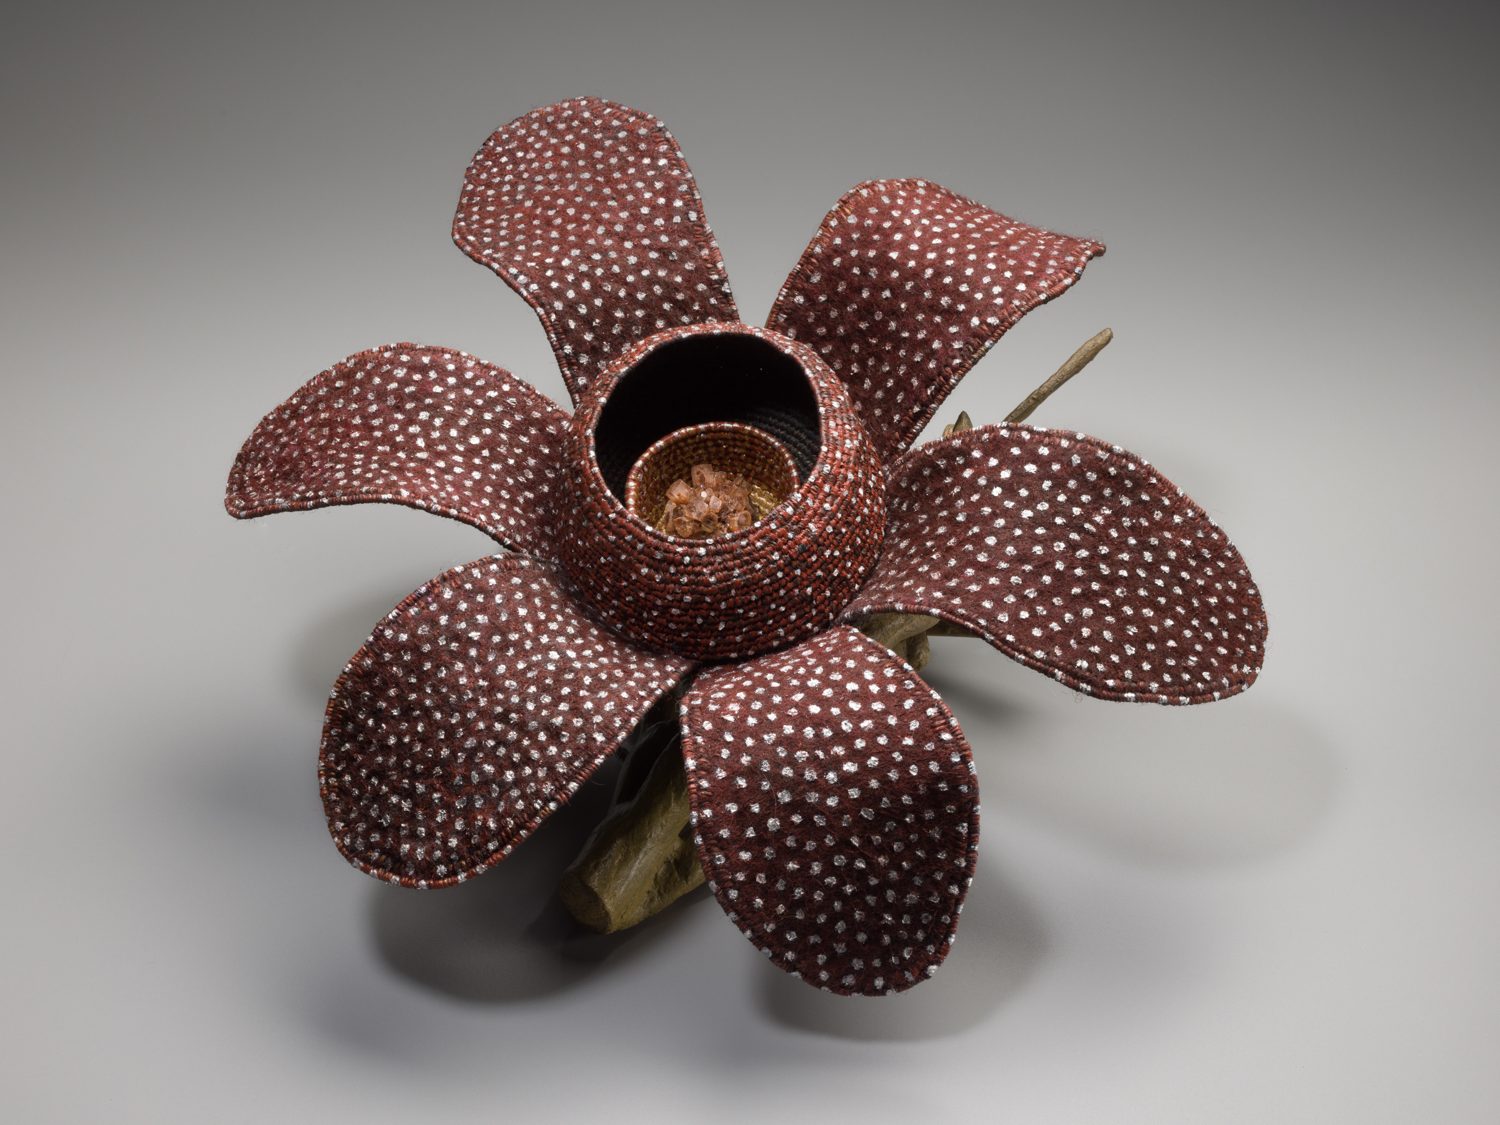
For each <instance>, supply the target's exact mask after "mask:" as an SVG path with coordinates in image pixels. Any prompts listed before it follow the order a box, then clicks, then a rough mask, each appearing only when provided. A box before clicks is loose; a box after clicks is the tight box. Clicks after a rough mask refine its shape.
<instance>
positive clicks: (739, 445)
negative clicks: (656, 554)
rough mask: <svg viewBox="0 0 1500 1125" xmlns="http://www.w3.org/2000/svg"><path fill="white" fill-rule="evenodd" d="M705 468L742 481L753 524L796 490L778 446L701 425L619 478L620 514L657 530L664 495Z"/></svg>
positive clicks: (746, 432)
mask: <svg viewBox="0 0 1500 1125" xmlns="http://www.w3.org/2000/svg"><path fill="white" fill-rule="evenodd" d="M705 462H707V463H708V464H710V465H712V466H713V467H714V468H715V469H718V470H719V471H720V472H725V473H738V474H739V475H740V476H742V477H744V478H745V480H746V483H748V484H749V486H750V507H751V509H752V510H753V512H754V515H755V519H756V522H759V521H760V520H763V519H765V518H766V516H767V515H768V514H769V513H770V512H771V511H772V510H773V509H774V508H775V507H776V506H777V505H778V504H780V503H781V502H782V501H783V500H785V499H786V498H787V497H788V496H790V495H791V494H792V493H793V492H795V491H796V489H797V463H796V462H795V461H793V460H792V455H791V454H790V453H789V452H787V449H786V446H784V445H782V444H781V442H779V441H777V440H776V439H775V438H773V437H772V436H771V435H770V434H768V433H766V432H765V431H763V430H758V429H756V428H755V427H754V426H747V425H744V424H743V423H740V422H705V423H704V424H703V425H701V426H688V427H686V428H685V429H681V430H677V431H675V432H673V433H670V434H668V435H667V436H666V437H664V438H662V439H661V440H660V441H658V442H656V443H655V444H654V445H652V446H651V447H650V448H649V449H647V450H646V452H645V453H642V454H641V456H640V459H639V460H637V461H636V463H635V464H634V465H633V466H631V469H630V474H629V475H628V476H627V477H626V478H625V507H626V509H628V510H629V511H630V513H631V514H632V515H634V516H636V517H637V518H639V519H642V520H645V521H646V522H647V523H648V524H650V525H651V526H652V527H655V528H657V529H658V530H660V528H661V518H662V513H663V511H664V510H665V509H666V506H667V489H669V488H671V487H672V484H673V483H674V482H675V481H679V480H686V479H688V477H689V476H690V475H691V473H692V471H693V466H694V465H701V464H704V463H705ZM752 526H753V525H752ZM664 534H665V533H664ZM729 534H732V533H729ZM673 538H679V537H676V536H674V537H673ZM712 538H715V539H716V538H718V536H712Z"/></svg>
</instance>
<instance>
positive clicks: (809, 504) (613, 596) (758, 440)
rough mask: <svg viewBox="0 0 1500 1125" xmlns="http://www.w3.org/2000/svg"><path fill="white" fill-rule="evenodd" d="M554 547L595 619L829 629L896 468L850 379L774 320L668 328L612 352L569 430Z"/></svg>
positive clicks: (772, 644)
mask: <svg viewBox="0 0 1500 1125" xmlns="http://www.w3.org/2000/svg"><path fill="white" fill-rule="evenodd" d="M567 441H568V443H569V445H568V452H567V455H566V457H565V458H564V461H563V470H564V479H563V480H562V481H560V482H559V484H560V486H561V487H560V488H559V489H557V490H556V491H555V493H554V495H556V496H558V497H560V498H564V499H563V500H562V502H561V503H560V505H559V507H558V508H557V511H556V516H555V518H556V542H557V545H558V555H559V561H560V562H561V563H562V566H563V570H564V572H565V574H566V576H567V577H568V579H569V581H570V585H571V587H572V590H573V593H574V595H575V596H576V597H577V599H578V600H579V601H580V602H581V603H583V605H584V606H585V607H586V608H587V609H588V611H589V613H590V616H592V617H593V618H594V619H595V620H596V621H598V622H599V623H600V624H602V625H604V626H606V627H607V628H609V629H611V630H612V631H614V632H615V633H617V634H619V635H620V636H622V637H624V638H625V639H627V640H629V641H631V642H632V643H634V644H636V645H639V646H640V647H642V648H646V649H650V650H653V651H667V652H674V653H678V654H681V655H683V656H688V657H692V658H694V659H699V660H729V659H743V658H745V657H749V656H755V655H759V654H760V653H764V652H771V651H774V650H776V649H779V648H784V647H786V646H788V645H792V644H796V643H797V642H799V641H801V640H804V639H806V638H807V637H810V636H812V635H813V634H815V633H817V632H820V631H822V630H823V629H826V628H828V627H829V626H830V625H831V624H833V623H834V621H835V620H836V619H837V617H838V614H839V613H840V611H842V610H843V609H844V607H845V606H847V605H848V604H849V602H850V601H851V600H852V599H853V597H854V595H855V593H856V592H857V591H858V590H859V588H860V586H861V585H863V583H864V581H865V579H866V578H867V577H868V575H869V573H870V571H871V570H872V569H873V567H874V565H875V562H876V560H877V559H878V558H879V555H880V546H881V542H882V539H883V537H884V531H885V473H884V470H883V468H882V466H881V463H880V459H879V457H878V455H877V454H876V452H875V449H874V446H873V444H872V443H871V441H870V438H869V436H868V435H867V434H866V433H865V430H864V427H863V426H862V425H861V424H860V421H859V416H858V414H857V413H856V412H855V409H854V406H853V404H852V403H851V402H850V399H849V392H848V390H847V389H846V388H845V386H844V384H843V382H842V381H841V380H840V379H839V378H838V377H837V376H836V375H834V374H833V372H832V371H830V370H829V368H828V366H827V364H825V363H824V362H823V361H822V359H821V358H820V357H819V356H818V354H817V353H816V352H815V351H814V350H813V349H812V348H810V347H808V346H807V345H805V344H802V343H799V342H798V341H796V340H793V339H790V338H788V337H786V336H783V335H780V334H779V333H776V332H774V331H771V330H769V329H765V328H752V327H750V326H749V325H745V324H734V323H710V324H697V325H691V326H685V327H681V328H669V329H666V330H664V331H662V332H659V333H657V334H656V335H654V336H651V337H648V338H647V339H646V340H643V341H641V342H640V343H639V344H637V345H635V346H634V347H632V348H630V349H629V350H627V351H625V352H623V353H622V354H620V355H619V356H618V357H616V358H615V359H614V362H612V363H610V364H608V365H607V366H605V367H604V368H603V369H602V370H601V371H600V372H599V374H598V375H597V376H596V377H595V378H594V379H593V381H592V382H591V383H590V386H589V390H588V394H587V395H586V396H585V398H584V399H582V400H581V401H580V403H579V408H578V411H577V412H576V413H575V414H574V416H573V419H572V423H571V425H570V427H569V430H568V432H567Z"/></svg>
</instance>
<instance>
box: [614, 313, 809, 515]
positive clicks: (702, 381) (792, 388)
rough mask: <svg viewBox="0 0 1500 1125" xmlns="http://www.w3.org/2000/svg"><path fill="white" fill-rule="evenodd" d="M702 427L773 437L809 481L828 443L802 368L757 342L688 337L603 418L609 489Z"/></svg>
mask: <svg viewBox="0 0 1500 1125" xmlns="http://www.w3.org/2000/svg"><path fill="white" fill-rule="evenodd" d="M702 422H743V423H746V424H747V425H751V426H755V427H757V428H758V429H761V430H764V431H765V432H766V433H768V434H770V435H771V436H772V437H774V438H775V439H776V440H777V441H779V442H781V444H782V445H784V446H786V449H787V452H788V453H790V454H791V455H792V460H793V461H795V462H796V463H797V478H798V479H799V480H806V479H807V475H808V473H810V472H812V467H813V465H814V463H815V462H816V461H817V459H818V452H819V450H820V449H821V448H822V437H821V435H820V433H819V425H818V400H817V397H816V396H815V395H814V394H813V389H812V386H811V384H810V383H809V382H808V379H807V376H806V374H804V373H803V371H802V367H801V365H800V364H798V363H797V361H796V360H795V359H793V358H792V357H791V356H789V355H787V354H785V353H784V352H782V351H780V350H779V349H778V348H776V347H775V345H773V344H770V343H767V342H766V341H765V340H762V339H760V338H759V337H756V336H741V335H733V334H726V335H722V336H719V335H715V336H687V337H684V338H683V339H681V340H673V341H672V342H671V343H667V344H663V345H662V346H661V347H659V348H657V349H655V350H654V351H652V352H651V354H650V355H648V356H646V358H645V359H643V360H641V362H640V363H638V364H637V365H636V366H635V367H634V368H632V369H631V370H630V371H629V372H627V373H626V374H625V376H624V377H623V378H622V379H621V380H620V382H619V383H618V384H617V385H616V387H615V389H614V391H613V392H612V393H611V394H610V396H609V401H608V402H607V403H605V405H604V409H603V411H601V412H600V415H599V425H598V427H597V428H596V429H595V431H594V451H595V455H596V456H597V457H598V460H599V469H600V471H601V472H602V473H603V474H604V481H605V483H606V484H608V485H609V489H610V491H611V492H613V493H614V494H615V495H616V496H617V497H619V498H620V499H621V500H623V499H624V498H625V477H626V475H627V474H628V473H629V472H630V466H632V465H634V464H635V462H636V460H637V459H638V458H639V457H640V455H641V454H642V453H644V452H645V451H646V449H647V447H648V446H650V445H651V444H652V443H653V442H655V441H657V440H658V439H660V438H663V437H666V435H667V434H670V433H672V432H673V431H674V430H680V429H682V428H683V427H684V426H696V425H698V424H699V423H702Z"/></svg>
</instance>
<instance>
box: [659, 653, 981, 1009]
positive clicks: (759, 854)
mask: <svg viewBox="0 0 1500 1125" xmlns="http://www.w3.org/2000/svg"><path fill="white" fill-rule="evenodd" d="M682 729H683V751H684V754H685V755H686V759H687V771H688V782H689V784H688V790H689V794H690V796H691V799H692V804H693V824H694V832H695V840H696V842H697V845H698V853H699V857H700V858H701V860H702V861H703V866H704V870H705V872H706V873H707V875H708V879H709V883H710V885H711V886H712V888H713V891H714V894H715V895H716V896H717V897H718V900H719V903H720V905H722V906H723V907H724V909H725V911H726V912H727V913H728V914H729V917H730V919H731V920H732V921H733V922H734V923H735V924H736V925H737V926H739V927H740V929H741V930H743V931H744V933H745V936H746V937H748V938H749V939H750V940H751V941H752V942H753V943H754V944H755V945H756V946H757V947H758V948H759V949H760V950H761V951H762V952H764V953H766V954H767V955H768V956H769V957H770V958H771V960H772V962H773V963H774V964H775V965H776V966H777V967H778V968H781V969H784V970H786V971H788V972H791V973H794V974H796V975H798V976H801V977H802V978H803V979H805V980H806V981H808V982H809V983H810V984H814V985H817V986H818V987H820V988H826V989H828V990H830V991H833V992H839V993H865V994H874V993H884V992H897V991H900V990H902V989H904V988H909V987H910V986H911V985H913V984H916V983H917V982H918V981H921V980H923V979H924V978H926V977H927V976H929V975H931V973H932V972H934V971H935V970H936V968H937V966H938V964H939V963H940V962H941V961H942V960H943V958H944V957H945V956H947V953H948V948H949V946H950V944H951V943H952V940H953V931H954V927H955V926H956V925H957V923H958V912H959V909H960V907H961V906H962V905H963V900H964V895H965V894H966V893H967V891H968V887H969V882H970V879H971V877H972V875H973V871H974V858H975V846H976V844H977V843H978V835H979V819H978V818H979V805H978V789H977V786H976V785H975V781H974V774H973V763H972V761H971V759H970V755H969V745H968V743H967V742H966V741H965V740H964V736H963V732H962V731H961V730H959V728H958V724H957V722H956V721H955V720H954V718H953V715H952V714H951V713H950V712H949V710H948V708H947V707H946V706H944V704H943V701H942V700H941V699H939V698H938V697H937V696H936V695H935V694H934V693H933V692H932V690H931V689H930V688H929V687H927V685H926V684H924V683H923V682H922V681H921V680H919V679H918V678H917V677H916V676H915V675H914V674H913V673H912V671H911V669H910V668H908V667H907V666H906V665H905V664H903V663H902V662H901V661H900V660H898V659H896V657H894V656H893V655H891V653H890V652H889V651H888V650H887V649H885V648H884V647H883V646H881V645H878V644H876V643H875V642H874V641H871V640H870V639H869V638H867V637H865V636H863V635H861V634H860V633H858V632H856V631H855V630H853V629H849V628H846V627H839V628H835V629H832V630H830V631H829V632H826V633H824V634H822V635H820V636H817V637H814V638H812V639H811V640H808V641H804V642H803V643H802V644H800V645H798V646H797V647H795V648H792V649H787V650H784V651H782V652H777V653H772V654H771V655H768V656H762V657H759V658H757V659H755V660H752V661H750V662H748V663H746V664H741V665H739V666H736V667H722V668H714V669H711V670H709V671H707V672H705V673H704V674H703V675H702V676H700V678H699V679H698V680H697V682H695V683H694V684H693V686H692V687H691V688H690V689H689V691H688V693H687V695H686V698H685V699H684V700H683V709H682Z"/></svg>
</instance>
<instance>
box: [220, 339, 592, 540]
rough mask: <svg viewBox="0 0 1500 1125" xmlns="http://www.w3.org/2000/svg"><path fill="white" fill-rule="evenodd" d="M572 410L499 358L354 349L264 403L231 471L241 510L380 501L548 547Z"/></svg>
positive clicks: (235, 504) (404, 347) (246, 513)
mask: <svg viewBox="0 0 1500 1125" xmlns="http://www.w3.org/2000/svg"><path fill="white" fill-rule="evenodd" d="M566 424H567V419H566V417H565V416H564V415H563V413H562V411H560V410H559V409H558V408H557V407H556V406H555V405H553V404H552V402H551V401H550V400H548V399H547V398H546V397H545V396H543V395H541V394H539V393H538V392H536V391H534V390H532V389H531V388H530V387H529V386H527V385H526V384H525V383H523V382H521V381H519V380H517V379H514V378H512V376H511V375H509V374H508V373H507V372H505V371H502V370H501V369H500V368H498V367H493V366H491V365H490V364H488V363H484V362H483V361H481V360H477V359H475V358H474V357H473V356H470V355H465V354H464V353H463V352H458V351H452V350H449V349H446V348H430V347H424V346H422V345H420V344H391V345H390V346H388V347H383V348H372V349H371V350H370V351H367V352H360V353H359V354H357V355H352V356H350V357H349V358H348V359H346V360H344V361H343V362H342V363H338V364H335V365H334V366H333V367H331V368H329V369H328V370H327V371H324V372H323V373H322V374H321V375H318V376H316V377H315V378H313V379H312V380H311V381H310V382H308V383H307V384H306V385H305V386H303V387H302V389H301V390H299V391H298V392H297V393H296V394H294V395H292V397H291V398H289V399H287V401H286V402H284V403H283V404H282V405H280V406H278V407H277V408H276V409H275V410H273V411H271V413H270V414H267V415H266V417H265V418H264V419H263V420H262V421H261V423H260V425H258V426H257V427H256V428H255V432H254V433H252V434H251V435H250V439H249V440H248V441H246V442H245V445H244V448H243V449H241V450H240V454H239V457H238V458H236V460H235V463H234V468H233V469H232V470H231V471H230V474H229V486H228V491H227V493H226V495H225V499H224V506H225V507H226V508H227V509H228V510H229V514H230V515H232V516H236V517H238V518H240V519H249V518H251V517H253V516H263V515H267V514H268V513H271V512H289V511H298V510H302V509H306V508H322V507H327V506H330V505H335V504H365V503H372V502H376V501H384V502H387V503H392V504H404V505H406V506H408V507H412V508H421V509H423V510H425V511H429V512H436V513H437V514H438V515H443V516H450V517H452V518H453V519H457V520H462V521H463V522H465V523H468V524H472V525H474V526H475V527H477V528H479V529H480V530H481V531H484V532H487V533H488V534H490V535H492V536H493V537H494V538H495V539H497V540H498V541H499V542H501V543H502V544H504V545H505V546H507V547H512V548H514V549H516V550H519V551H525V552H528V553H533V554H541V555H549V554H550V553H551V551H550V547H549V544H548V541H547V536H546V534H545V528H546V519H545V513H546V510H547V507H548V504H549V502H550V495H549V490H550V489H551V487H552V482H553V481H554V479H555V476H556V466H557V463H558V458H559V456H560V450H561V443H562V439H561V434H562V431H563V428H564V427H565V426H566Z"/></svg>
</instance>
